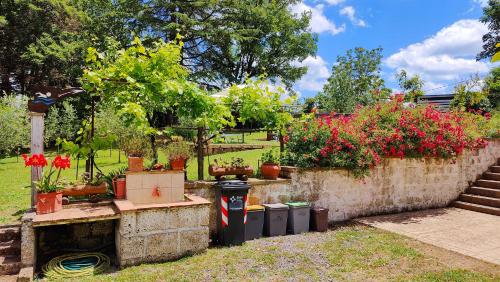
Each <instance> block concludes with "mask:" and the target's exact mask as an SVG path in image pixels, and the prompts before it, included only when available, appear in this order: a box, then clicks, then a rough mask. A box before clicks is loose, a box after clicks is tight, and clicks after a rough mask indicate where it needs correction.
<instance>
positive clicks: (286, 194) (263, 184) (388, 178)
mask: <svg viewBox="0 0 500 282" xmlns="http://www.w3.org/2000/svg"><path fill="white" fill-rule="evenodd" d="M499 157H500V139H496V140H491V141H490V143H489V145H488V146H487V147H486V148H485V149H481V150H477V151H474V152H470V151H467V152H464V153H463V154H462V155H460V156H458V157H457V159H456V160H455V161H453V160H445V159H432V158H425V159H403V160H401V159H396V158H387V159H384V160H383V162H382V163H381V164H380V165H379V166H377V167H376V168H374V169H372V170H371V172H370V175H369V176H367V177H365V178H364V179H362V180H359V179H356V178H354V177H353V176H352V173H351V172H349V171H347V170H345V169H302V170H298V171H296V172H292V173H291V174H290V175H291V179H282V180H278V181H267V180H257V179H250V180H249V183H250V185H251V186H252V189H250V192H249V201H250V204H262V203H276V202H287V201H290V200H293V201H309V202H311V203H313V205H316V206H323V207H327V208H329V209H330V212H329V215H328V218H329V220H330V221H344V220H349V219H352V218H355V217H359V216H367V215H375V214H382V213H390V212H400V211H408V210H418V209H427V208H438V207H445V206H447V205H449V204H450V203H451V202H452V201H454V200H456V199H457V198H458V196H459V195H460V194H461V193H463V192H464V191H465V189H466V188H467V187H468V186H469V184H470V183H471V182H473V181H475V180H476V179H477V178H478V177H479V176H480V175H481V174H482V173H483V172H484V171H486V170H487V168H488V167H489V166H491V165H492V164H494V163H495V162H496V161H497V159H498V158H499ZM213 185H214V182H190V183H189V182H188V183H186V185H185V189H186V190H185V191H186V193H193V194H196V195H199V196H201V197H204V198H206V199H208V200H209V201H210V202H211V203H214V202H215V191H214V188H213ZM215 223H216V222H215V205H214V204H212V206H211V209H210V231H211V233H212V235H213V234H214V232H215V231H216V224H215Z"/></svg>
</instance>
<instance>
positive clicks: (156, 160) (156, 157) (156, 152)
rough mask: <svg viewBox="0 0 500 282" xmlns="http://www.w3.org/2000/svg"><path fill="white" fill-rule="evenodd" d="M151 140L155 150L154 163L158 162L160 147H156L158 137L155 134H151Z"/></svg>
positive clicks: (152, 148)
mask: <svg viewBox="0 0 500 282" xmlns="http://www.w3.org/2000/svg"><path fill="white" fill-rule="evenodd" d="M149 139H150V141H151V150H152V151H153V164H157V163H158V148H156V137H155V135H154V134H151V135H150V136H149Z"/></svg>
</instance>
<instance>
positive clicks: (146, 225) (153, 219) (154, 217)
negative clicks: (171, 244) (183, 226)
mask: <svg viewBox="0 0 500 282" xmlns="http://www.w3.org/2000/svg"><path fill="white" fill-rule="evenodd" d="M171 220H172V218H171V217H170V215H169V212H167V211H166V210H144V211H139V212H137V224H136V231H137V233H144V232H153V231H161V230H167V229H168V228H170V221H171Z"/></svg>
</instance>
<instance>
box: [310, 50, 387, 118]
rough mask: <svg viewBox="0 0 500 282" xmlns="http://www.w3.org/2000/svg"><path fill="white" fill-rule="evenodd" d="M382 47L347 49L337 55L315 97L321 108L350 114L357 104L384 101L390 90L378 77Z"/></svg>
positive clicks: (379, 76)
mask: <svg viewBox="0 0 500 282" xmlns="http://www.w3.org/2000/svg"><path fill="white" fill-rule="evenodd" d="M381 60H382V48H376V49H372V50H366V49H363V48H355V49H351V50H348V51H347V53H346V55H345V56H338V57H337V63H336V64H335V65H334V66H333V68H332V75H331V76H330V77H329V78H328V81H327V83H326V84H325V85H324V86H323V91H322V92H321V93H319V94H318V102H319V105H320V108H321V109H322V110H326V111H335V112H340V113H350V112H352V111H353V110H354V109H355V107H356V106H357V105H368V104H371V103H373V102H375V101H377V100H379V99H383V98H386V97H387V96H388V95H389V94H390V90H389V89H387V88H386V87H385V86H384V80H383V79H382V77H381V75H380V63H381Z"/></svg>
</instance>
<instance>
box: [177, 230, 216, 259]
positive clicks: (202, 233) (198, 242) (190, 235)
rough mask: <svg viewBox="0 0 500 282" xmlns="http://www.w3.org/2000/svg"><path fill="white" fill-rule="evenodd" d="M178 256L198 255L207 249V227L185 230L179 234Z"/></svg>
mask: <svg viewBox="0 0 500 282" xmlns="http://www.w3.org/2000/svg"><path fill="white" fill-rule="evenodd" d="M179 238H180V242H179V252H180V254H195V253H200V252H202V251H204V250H206V249H207V248H208V241H209V235H208V227H201V228H200V229H196V230H185V231H181V232H180V233H179Z"/></svg>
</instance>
